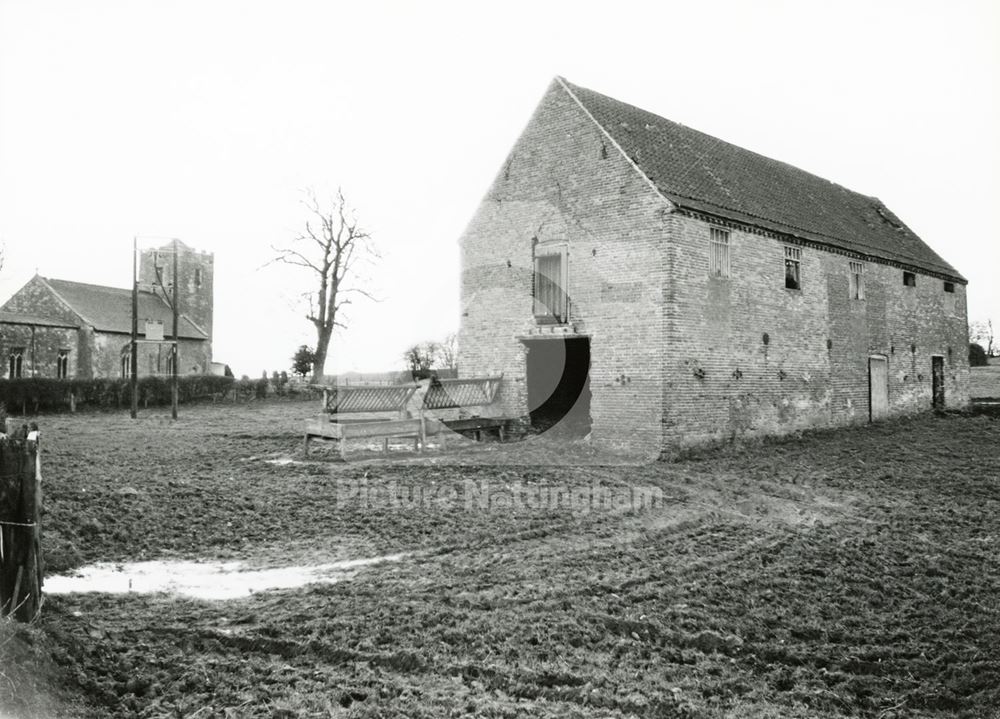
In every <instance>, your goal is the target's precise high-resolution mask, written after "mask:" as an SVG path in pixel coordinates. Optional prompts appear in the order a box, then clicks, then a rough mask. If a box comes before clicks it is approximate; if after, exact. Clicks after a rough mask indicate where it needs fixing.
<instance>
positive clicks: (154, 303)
mask: <svg viewBox="0 0 1000 719" xmlns="http://www.w3.org/2000/svg"><path fill="white" fill-rule="evenodd" d="M175 246H176V252H177V280H178V287H177V294H178V303H177V304H178V308H179V316H180V320H179V323H178V339H179V341H178V373H179V374H202V373H209V372H210V371H211V363H212V278H213V266H214V265H213V261H214V258H213V255H212V254H210V253H207V252H199V251H197V250H194V249H192V248H190V247H188V246H187V245H185V244H184V243H182V242H179V241H178V242H177V243H176V245H175V244H174V243H170V244H168V245H165V246H163V247H159V248H155V249H149V250H144V251H143V252H142V253H141V255H140V257H139V293H138V299H139V302H138V305H139V312H138V336H139V339H141V340H142V339H155V338H157V337H159V336H160V333H162V337H163V338H164V339H171V337H172V332H173V310H172V308H171V305H170V302H171V299H172V292H173V282H174V277H173V268H174V262H173V253H174V251H175ZM131 332H132V291H131V290H130V289H122V288H118V287H105V286H102V285H91V284H85V283H82V282H73V281H70V280H57V279H50V278H45V277H42V276H41V275H37V274H36V275H35V276H34V277H33V278H31V279H30V280H29V281H28V282H27V284H25V285H24V286H23V287H22V288H21V289H19V290H18V291H17V292H15V293H14V295H13V296H12V297H11V298H10V299H9V300H7V302H5V303H4V304H3V306H2V307H0V358H4V359H5V360H6V363H7V366H6V372H3V374H2V376H3V377H6V378H8V379H12V378H18V377H55V378H81V379H89V378H99V377H128V376H130V373H131V351H130V349H131V348H130V345H131ZM147 333H148V334H147ZM171 362H172V352H171V348H170V345H169V344H158V343H153V342H141V343H139V345H138V374H139V376H140V377H142V376H149V375H164V376H167V375H170V374H171V372H172V366H171Z"/></svg>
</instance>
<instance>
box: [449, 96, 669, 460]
mask: <svg viewBox="0 0 1000 719" xmlns="http://www.w3.org/2000/svg"><path fill="white" fill-rule="evenodd" d="M666 209H667V208H666V206H665V202H664V200H663V199H662V198H660V197H659V195H658V194H657V193H656V192H655V191H654V190H653V189H652V188H651V187H650V186H649V184H648V182H647V180H646V179H645V178H644V177H642V176H641V175H640V174H639V173H638V172H637V171H636V170H635V168H634V167H633V166H632V165H631V164H630V163H629V162H628V161H627V160H626V159H625V158H624V157H622V156H621V154H620V153H618V152H617V151H616V150H615V148H614V147H613V146H612V145H611V143H610V141H609V140H608V139H607V138H606V137H605V136H604V134H603V133H602V132H601V131H600V130H599V129H598V128H597V127H596V125H595V124H594V123H593V122H592V121H591V120H590V118H589V117H588V116H587V115H586V114H585V113H584V111H583V110H582V109H580V107H579V106H578V105H577V104H576V102H575V101H574V100H573V98H572V97H570V96H569V95H568V94H567V93H566V92H565V91H564V90H563V89H562V88H561V86H559V85H558V84H557V83H553V85H552V86H550V88H549V90H548V91H547V93H546V94H545V97H544V98H543V99H542V102H541V104H540V105H539V106H538V108H537V110H536V111H535V114H534V115H533V117H532V118H531V120H530V121H529V123H528V125H527V127H526V128H525V130H524V132H523V134H522V135H521V137H520V139H519V140H518V141H517V144H516V145H515V146H514V149H513V150H512V151H511V153H510V155H509V157H508V158H507V160H506V162H505V163H504V165H503V167H502V169H501V171H500V173H499V174H498V176H497V178H496V180H495V181H494V183H493V185H492V187H491V188H490V190H489V192H488V193H487V195H486V197H485V198H484V200H483V201H482V203H481V205H480V207H479V209H478V211H477V212H476V214H475V216H474V217H473V219H472V221H471V222H470V224H469V226H468V228H467V229H466V231H465V233H464V235H463V236H462V239H461V252H462V321H461V331H460V336H459V348H460V350H459V351H460V358H459V363H458V366H459V369H460V372H461V374H462V376H477V375H484V374H493V373H500V372H502V373H503V374H504V378H505V380H506V381H505V382H504V384H503V387H502V391H501V398H500V399H501V411H502V412H503V413H504V414H507V415H509V416H523V415H525V414H526V413H527V410H528V407H527V392H526V384H525V344H524V343H523V342H522V341H521V338H525V337H529V336H532V335H537V334H538V333H539V332H540V331H541V330H542V329H544V328H540V327H539V326H538V325H537V324H536V321H535V319H534V316H533V304H532V242H533V240H534V239H537V241H538V242H539V243H542V244H543V245H544V244H559V243H565V246H566V247H567V256H568V263H569V269H568V288H567V291H568V294H569V297H570V302H571V325H572V327H573V328H574V329H575V331H576V332H577V333H579V334H583V335H586V336H589V337H590V342H591V368H590V388H591V393H592V399H591V416H592V420H593V422H592V428H593V431H592V437H593V439H594V440H595V441H597V442H601V443H607V444H612V445H621V446H629V447H630V448H632V449H638V450H644V451H646V452H648V453H651V454H655V453H656V452H658V451H659V446H660V421H661V418H662V409H663V408H662V404H661V402H660V396H661V394H662V389H661V382H662V369H661V368H662V352H663V337H662V326H661V323H660V321H659V317H660V315H661V305H662V301H663V293H662V287H663V286H664V283H665V271H666V267H665V264H664V254H663V252H662V249H661V248H662V246H663V243H664V240H665V237H666V234H665V233H666V229H667V224H668V215H667V214H666V212H665V210H666ZM547 341H557V340H547Z"/></svg>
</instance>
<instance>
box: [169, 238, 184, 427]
mask: <svg viewBox="0 0 1000 719" xmlns="http://www.w3.org/2000/svg"><path fill="white" fill-rule="evenodd" d="M173 279H174V299H173V302H171V303H170V304H172V305H173V306H174V307H173V309H174V361H173V362H172V363H171V364H172V369H173V372H172V375H173V376H172V377H171V378H170V416H171V417H172V418H173V419H177V365H178V364H179V363H180V360H181V348H180V337H178V334H177V325H178V320H179V318H180V312H179V310H178V307H177V285H178V284H180V283H179V281H178V278H177V240H176V239H175V240H174V276H173Z"/></svg>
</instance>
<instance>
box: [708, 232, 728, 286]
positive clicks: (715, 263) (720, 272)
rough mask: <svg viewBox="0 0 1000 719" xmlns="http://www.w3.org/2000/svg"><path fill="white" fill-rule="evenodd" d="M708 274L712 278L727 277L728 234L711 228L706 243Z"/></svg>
mask: <svg viewBox="0 0 1000 719" xmlns="http://www.w3.org/2000/svg"><path fill="white" fill-rule="evenodd" d="M708 274H709V275H710V276H712V277H729V232H728V231H727V230H722V229H719V228H718V227H713V228H711V235H710V237H709V242H708Z"/></svg>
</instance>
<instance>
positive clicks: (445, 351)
mask: <svg viewBox="0 0 1000 719" xmlns="http://www.w3.org/2000/svg"><path fill="white" fill-rule="evenodd" d="M437 354H438V356H437V364H438V366H439V367H442V368H447V369H450V370H456V369H458V334H456V333H455V332H452V333H451V334H448V335H446V336H445V338H444V339H443V340H442V341H441V342H440V343H439V344H438V345H437Z"/></svg>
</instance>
